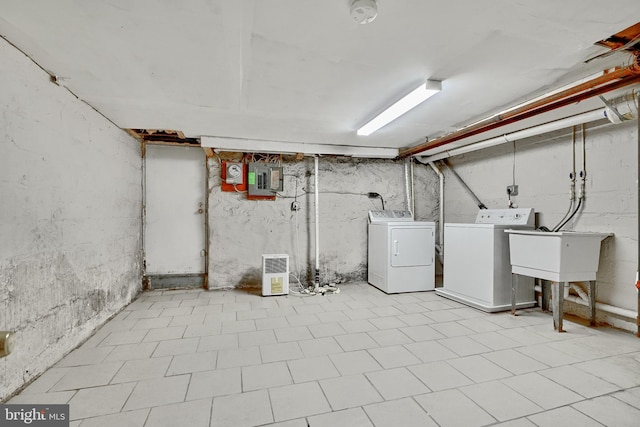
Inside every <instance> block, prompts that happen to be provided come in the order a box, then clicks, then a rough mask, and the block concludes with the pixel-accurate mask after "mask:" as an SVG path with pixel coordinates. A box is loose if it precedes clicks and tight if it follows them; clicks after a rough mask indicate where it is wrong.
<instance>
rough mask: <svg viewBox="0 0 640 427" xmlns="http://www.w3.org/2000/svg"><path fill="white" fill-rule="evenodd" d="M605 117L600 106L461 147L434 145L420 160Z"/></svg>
mask: <svg viewBox="0 0 640 427" xmlns="http://www.w3.org/2000/svg"><path fill="white" fill-rule="evenodd" d="M605 118H607V115H606V112H605V108H600V109H598V110H593V111H588V112H586V113H582V114H577V115H575V116H571V117H567V118H564V119H560V120H556V121H553V122H549V123H544V124H541V125H539V126H534V127H530V128H527V129H523V130H519V131H516V132H512V133H508V134H505V135H501V136H497V137H495V138H491V139H486V140H484V141H480V142H476V143H473V144H469V145H465V146H463V147H458V148H453V149H451V150H447V148H446V146H443V147H436V148H433V149H431V150H427V151H425V152H424V153H423V158H422V161H423V162H435V161H436V160H442V159H446V158H448V157H452V156H458V155H460V154H465V153H470V152H472V151H477V150H481V149H483V148H489V147H493V146H496V145H500V144H504V143H507V142H513V141H516V140H520V139H525V138H530V137H532V136H536V135H542V134H543V133H548V132H553V131H556V130H560V129H564V128H567V127H571V126H576V125H580V124H583V123H587V122H593V121H596V120H600V119H605Z"/></svg>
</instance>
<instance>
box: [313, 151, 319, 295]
mask: <svg viewBox="0 0 640 427" xmlns="http://www.w3.org/2000/svg"><path fill="white" fill-rule="evenodd" d="M313 164H314V172H315V176H314V179H315V183H314V189H315V207H316V230H315V238H316V275H315V287H316V288H318V287H319V286H320V204H319V193H320V192H319V190H318V156H314V157H313Z"/></svg>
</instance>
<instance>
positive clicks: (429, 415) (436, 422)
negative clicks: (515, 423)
mask: <svg viewBox="0 0 640 427" xmlns="http://www.w3.org/2000/svg"><path fill="white" fill-rule="evenodd" d="M446 390H457V388H454V389H445V390H439V391H446ZM431 393H436V392H433V391H432V392H431ZM431 393H422V394H416V395H413V396H411V397H410V398H411V399H412V400H413V401H414V402H415V403H416V404H417V405H418V407H419V408H420V409H421V410H422V411H424V413H425V414H427V416H428V417H429V418H430V419H431V420H432V421H433V423H434V424H435V425H437V426H440V425H441V424H440V423H439V422H438V421H437V420H436V419H435V417H434V416H433V415H431V414H430V413H429V411H428V410H427V408H425V407H424V406H422V404H421V403H420V402H419V401H418V397H420V396H429V395H430V394H431ZM465 396H466V395H465ZM471 401H472V402H473V400H471ZM473 403H474V404H476V405H477V406H480V405H478V404H477V403H475V402H473ZM480 408H481V409H482V410H483V411H484V412H487V411H486V410H485V409H484V408H482V407H480ZM488 415H489V416H490V417H491V418H493V419H494V420H495V419H496V418H495V417H494V416H493V415H491V414H488ZM498 422H499V421H498ZM491 425H492V424H491Z"/></svg>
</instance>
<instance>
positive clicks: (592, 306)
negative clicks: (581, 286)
mask: <svg viewBox="0 0 640 427" xmlns="http://www.w3.org/2000/svg"><path fill="white" fill-rule="evenodd" d="M589 325H591V326H595V325H596V281H595V280H590V281H589Z"/></svg>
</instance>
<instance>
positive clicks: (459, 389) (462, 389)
mask: <svg viewBox="0 0 640 427" xmlns="http://www.w3.org/2000/svg"><path fill="white" fill-rule="evenodd" d="M492 381H496V382H499V383H500V384H502V382H501V381H500V380H492ZM492 381H486V382H492ZM474 385H475V384H473V385H468V386H463V387H458V388H457V389H456V390H458V391H459V392H460V393H462V394H463V395H464V396H465V397H466V398H467V399H469V400H470V401H471V402H473V403H474V405H476V406H477V407H479V408H480V409H482V410H483V411H484V412H485V413H487V414H488V415H489V416H490V417H491V418H493V419H494V420H496V424H499V423H505V422H507V421H512V420H515V419H519V418H524V417H528V416H530V415H534V414H539V413H544V412H547V411H548V409H545V408H543V407H541V406H540V405H538V404H537V403H535V402H533V401H532V400H531V399H529V398H527V397H525V396H523V395H522V394H520V393H518V392H517V391H515V390H513V389H512V388H511V387H508V386H507V385H506V384H502V385H503V386H505V387H508V388H509V389H510V390H511V391H513V392H514V393H515V394H517V395H518V396H520V397H521V398H522V399H524V400H526V401H527V402H529V403H530V404H532V405H533V406H535V407H536V408H539V409H540V410H539V411H537V412H535V413H534V414H527V415H524V416H523V415H520V416H517V417H514V418H509V419H505V420H499V419H498V418H497V417H495V416H494V415H493V414H492V413H491V412H489V410H487V409H486V408H485V407H484V406H482V405H481V404H480V403H479V402H476V401H475V400H474V399H473V397H472V396H470V395H469V394H467V393H465V390H464V389H465V388H468V387H473V386H474ZM531 422H533V421H531ZM534 424H535V423H534Z"/></svg>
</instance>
